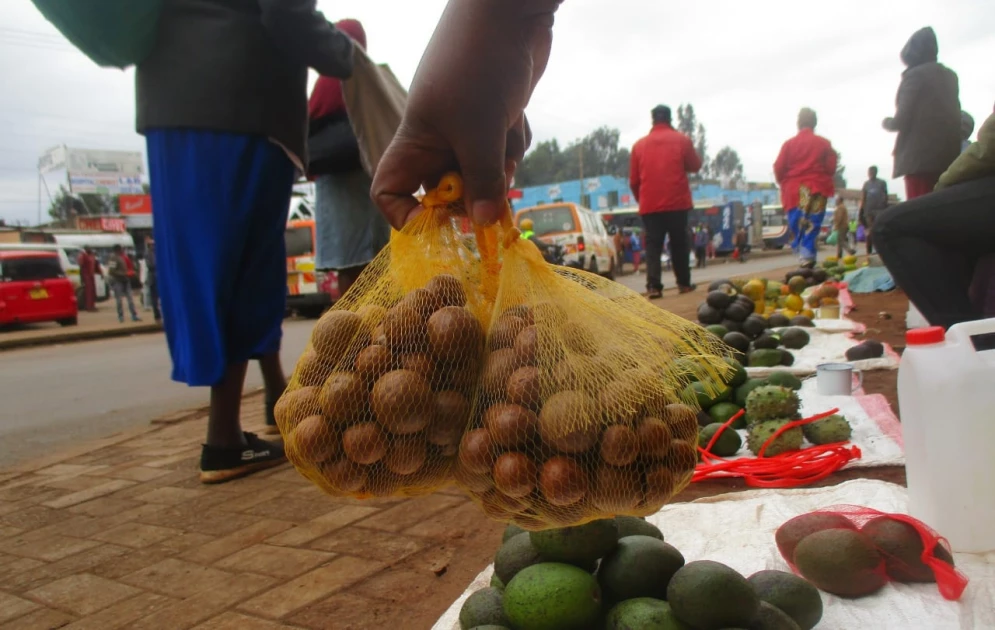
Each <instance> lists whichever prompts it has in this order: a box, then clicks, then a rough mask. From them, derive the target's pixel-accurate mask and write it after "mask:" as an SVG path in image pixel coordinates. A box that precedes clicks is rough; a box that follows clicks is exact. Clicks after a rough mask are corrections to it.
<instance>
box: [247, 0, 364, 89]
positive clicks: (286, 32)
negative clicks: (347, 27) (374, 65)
mask: <svg viewBox="0 0 995 630" xmlns="http://www.w3.org/2000/svg"><path fill="white" fill-rule="evenodd" d="M316 6H317V4H316V0H259V7H260V9H261V10H262V22H263V26H265V27H266V30H268V31H269V33H270V36H271V37H272V38H273V41H274V42H275V43H276V45H277V47H279V48H280V50H282V51H283V52H284V54H286V55H287V56H288V57H290V58H291V59H293V60H294V61H297V62H299V63H302V64H304V65H306V66H308V67H309V68H314V69H315V70H317V71H318V73H319V74H321V75H324V76H327V77H335V78H338V79H348V78H349V77H350V76H352V47H353V43H352V40H351V39H350V38H349V36H348V35H346V34H345V33H342V32H340V31H338V30H336V29H335V27H334V26H332V25H331V24H329V23H328V20H326V19H325V16H324V15H322V14H321V12H319V11H317V10H316Z"/></svg>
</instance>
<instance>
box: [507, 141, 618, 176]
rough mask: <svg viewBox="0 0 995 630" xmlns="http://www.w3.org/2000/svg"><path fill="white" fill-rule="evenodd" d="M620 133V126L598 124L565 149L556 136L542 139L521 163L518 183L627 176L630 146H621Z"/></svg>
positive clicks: (517, 173)
mask: <svg viewBox="0 0 995 630" xmlns="http://www.w3.org/2000/svg"><path fill="white" fill-rule="evenodd" d="M619 135H620V132H619V130H618V129H614V128H611V127H599V128H597V129H595V130H594V131H592V132H591V133H589V134H587V135H586V136H584V137H583V138H581V139H579V140H575V141H573V142H571V143H570V144H569V145H567V147H566V148H565V149H562V150H561V149H560V145H559V143H558V142H557V141H556V140H555V139H554V140H546V141H544V142H540V143H538V144H537V145H536V146H535V148H534V149H532V151H530V152H529V154H528V155H526V156H525V159H523V160H522V163H521V164H520V165H519V167H518V170H517V171H516V174H515V185H516V186H537V185H539V184H549V183H552V182H559V181H566V180H571V179H580V177H581V175H583V176H584V177H593V176H597V175H615V176H617V177H628V175H629V150H628V149H624V148H619V146H618V142H619ZM582 166H583V172H582Z"/></svg>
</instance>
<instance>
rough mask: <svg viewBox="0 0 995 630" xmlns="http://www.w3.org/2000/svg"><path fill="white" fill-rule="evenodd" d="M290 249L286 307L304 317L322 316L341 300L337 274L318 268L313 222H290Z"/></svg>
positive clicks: (288, 235)
mask: <svg viewBox="0 0 995 630" xmlns="http://www.w3.org/2000/svg"><path fill="white" fill-rule="evenodd" d="M284 241H285V243H286V246H287V308H288V309H290V310H293V311H296V312H297V313H299V314H300V315H303V316H304V317H320V316H321V314H322V313H323V312H325V309H327V308H328V307H329V306H331V305H332V304H334V303H335V301H336V300H338V299H339V279H338V276H337V275H336V274H335V273H326V272H323V271H318V270H317V269H315V266H314V261H315V234H314V219H304V220H296V221H290V222H288V223H287V230H286V232H284Z"/></svg>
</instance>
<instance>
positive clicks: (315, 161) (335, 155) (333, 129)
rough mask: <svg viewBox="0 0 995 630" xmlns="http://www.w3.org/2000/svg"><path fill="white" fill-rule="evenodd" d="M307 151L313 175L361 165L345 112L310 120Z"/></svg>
mask: <svg viewBox="0 0 995 630" xmlns="http://www.w3.org/2000/svg"><path fill="white" fill-rule="evenodd" d="M307 152H308V167H307V171H308V176H310V177H315V176H318V175H334V174H336V173H346V172H349V171H354V170H357V169H359V168H360V167H362V162H361V161H360V156H359V143H358V142H357V140H356V134H355V133H353V131H352V123H350V122H349V117H348V116H346V114H345V113H342V114H339V115H335V116H329V117H327V118H323V119H320V120H316V121H313V122H312V123H311V129H310V131H309V134H308V139H307Z"/></svg>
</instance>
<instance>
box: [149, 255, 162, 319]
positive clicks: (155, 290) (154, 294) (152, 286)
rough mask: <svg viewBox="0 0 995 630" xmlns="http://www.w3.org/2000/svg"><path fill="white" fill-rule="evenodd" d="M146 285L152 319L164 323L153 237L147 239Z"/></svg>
mask: <svg viewBox="0 0 995 630" xmlns="http://www.w3.org/2000/svg"><path fill="white" fill-rule="evenodd" d="M145 285H146V286H147V287H148V290H149V306H151V307H152V317H153V318H155V321H156V322H157V323H158V322H160V321H162V313H161V312H160V311H159V280H158V278H157V277H156V260H155V241H154V240H152V237H149V238H147V239H145Z"/></svg>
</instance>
